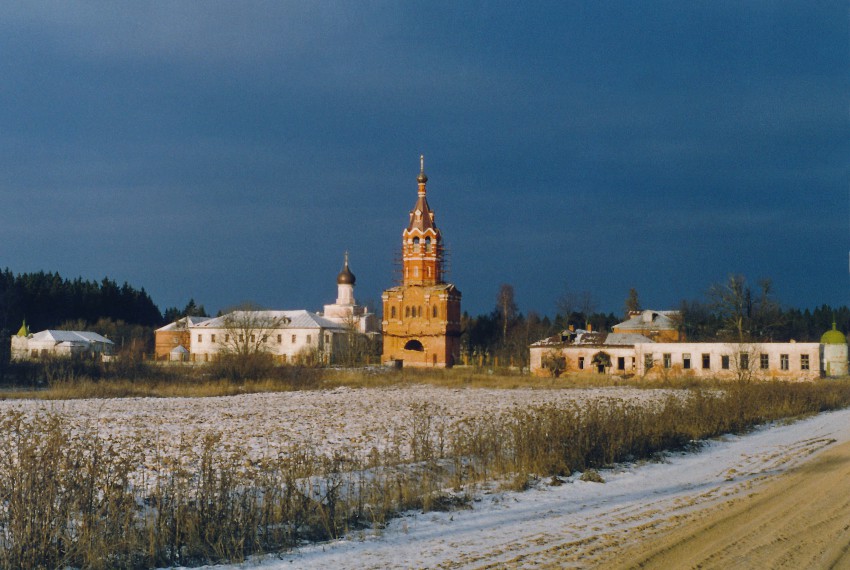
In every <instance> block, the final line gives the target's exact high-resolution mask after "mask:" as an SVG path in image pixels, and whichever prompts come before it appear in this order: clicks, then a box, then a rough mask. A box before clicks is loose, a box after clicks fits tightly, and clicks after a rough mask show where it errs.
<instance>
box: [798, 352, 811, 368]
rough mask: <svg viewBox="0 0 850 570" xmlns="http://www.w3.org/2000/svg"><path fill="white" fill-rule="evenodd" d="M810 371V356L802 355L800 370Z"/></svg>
mask: <svg viewBox="0 0 850 570" xmlns="http://www.w3.org/2000/svg"><path fill="white" fill-rule="evenodd" d="M808 369H809V355H808V354H801V355H800V370H808Z"/></svg>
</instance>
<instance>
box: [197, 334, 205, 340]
mask: <svg viewBox="0 0 850 570" xmlns="http://www.w3.org/2000/svg"><path fill="white" fill-rule="evenodd" d="M198 342H204V335H202V334H199V335H198Z"/></svg>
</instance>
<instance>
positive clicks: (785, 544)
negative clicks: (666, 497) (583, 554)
mask: <svg viewBox="0 0 850 570" xmlns="http://www.w3.org/2000/svg"><path fill="white" fill-rule="evenodd" d="M679 523H680V524H679V528H678V529H677V530H675V531H673V532H671V533H669V534H667V535H666V536H662V537H660V538H659V539H658V540H655V541H652V542H644V543H643V545H642V546H639V547H637V548H634V549H631V550H627V551H626V552H623V553H621V555H619V556H617V558H618V559H619V563H618V564H608V565H606V566H607V567H612V568H616V567H619V568H724V569H725V568H850V532H848V531H850V443H844V444H841V445H839V446H837V447H834V448H831V449H827V450H825V451H824V452H822V453H821V454H819V455H817V456H816V457H815V458H814V459H812V460H811V461H809V462H807V463H805V464H803V465H802V466H799V467H797V468H795V469H792V470H791V471H789V472H787V473H785V474H783V475H781V476H779V477H778V478H777V479H776V480H772V481H770V482H768V483H767V484H765V485H763V486H759V487H757V489H756V490H755V492H753V493H751V494H749V495H748V496H746V497H743V498H740V499H737V500H734V501H732V502H730V503H727V504H723V505H721V506H719V507H716V508H713V509H709V510H708V511H706V512H702V513H697V514H695V515H694V516H692V517H685V518H683V519H682V520H680V521H679Z"/></svg>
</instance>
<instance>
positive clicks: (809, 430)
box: [269, 410, 850, 570]
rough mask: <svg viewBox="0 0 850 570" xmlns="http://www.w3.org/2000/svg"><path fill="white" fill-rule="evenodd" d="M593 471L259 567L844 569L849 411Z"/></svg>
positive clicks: (849, 499)
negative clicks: (595, 479)
mask: <svg viewBox="0 0 850 570" xmlns="http://www.w3.org/2000/svg"><path fill="white" fill-rule="evenodd" d="M603 475H604V476H605V478H606V481H607V483H606V484H604V485H600V484H596V483H583V482H581V481H578V480H574V479H573V480H571V481H570V482H568V483H566V484H564V485H562V486H560V487H549V486H547V485H545V484H544V485H537V486H536V487H535V488H534V489H532V490H529V491H526V492H524V493H499V492H496V493H492V494H486V493H485V494H484V495H483V496H481V497H480V500H479V501H478V502H476V504H475V508H474V509H473V510H472V511H464V512H455V513H427V514H425V513H422V514H415V513H413V514H409V515H408V516H405V517H403V518H401V519H398V520H395V521H393V522H391V523H390V525H389V526H388V527H387V528H386V529H384V530H383V531H382V532H381V535H380V536H377V537H372V538H370V537H364V538H361V539H358V540H351V539H349V540H347V541H340V542H335V543H330V544H324V545H317V546H313V547H308V548H305V549H301V550H300V551H298V552H294V553H292V554H291V556H284V558H286V559H287V560H286V561H285V562H283V563H280V564H274V563H270V565H269V567H270V568H275V569H278V568H280V569H282V568H330V567H333V568H340V569H342V568H350V569H354V568H357V569H363V568H375V569H377V568H442V569H445V570H448V569H458V570H459V569H465V570H466V569H485V568H486V569H495V568H499V569H501V568H515V569H519V568H522V569H526V568H605V569H606V570H607V569H608V568H641V567H645V568H665V569H667V568H697V567H699V568H719V567H724V570H725V569H727V568H735V569H737V568H759V569H762V568H829V567H836V568H843V567H848V568H850V560H848V554H847V550H848V548H847V545H848V542H850V536H844V535H845V534H850V410H842V411H839V412H832V413H828V414H822V415H820V416H816V417H812V418H809V419H807V420H803V421H800V422H796V423H793V424H789V425H779V426H774V427H772V428H767V429H761V430H756V431H755V432H753V433H751V434H748V435H746V436H729V437H726V438H721V440H717V441H712V442H709V443H707V444H706V446H705V447H704V448H703V449H702V450H701V451H700V452H698V453H682V454H680V453H675V454H670V455H669V456H668V457H667V459H666V460H665V461H664V462H662V463H647V464H642V465H625V466H622V467H618V468H617V469H614V470H605V471H604V472H603ZM408 527H409V529H408ZM408 531H409V533H408Z"/></svg>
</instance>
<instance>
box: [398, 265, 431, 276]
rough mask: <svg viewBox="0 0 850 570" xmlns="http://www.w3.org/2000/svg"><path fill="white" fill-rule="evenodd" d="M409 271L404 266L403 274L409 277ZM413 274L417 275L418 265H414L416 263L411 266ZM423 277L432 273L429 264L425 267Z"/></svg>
mask: <svg viewBox="0 0 850 570" xmlns="http://www.w3.org/2000/svg"><path fill="white" fill-rule="evenodd" d="M409 271H410V268H407V267H406V268H405V269H404V276H405V277H410V273H409ZM413 276H414V277H419V266H416V265H414V266H413ZM425 277H433V275H431V266H430V265H429V266H427V267H425Z"/></svg>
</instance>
